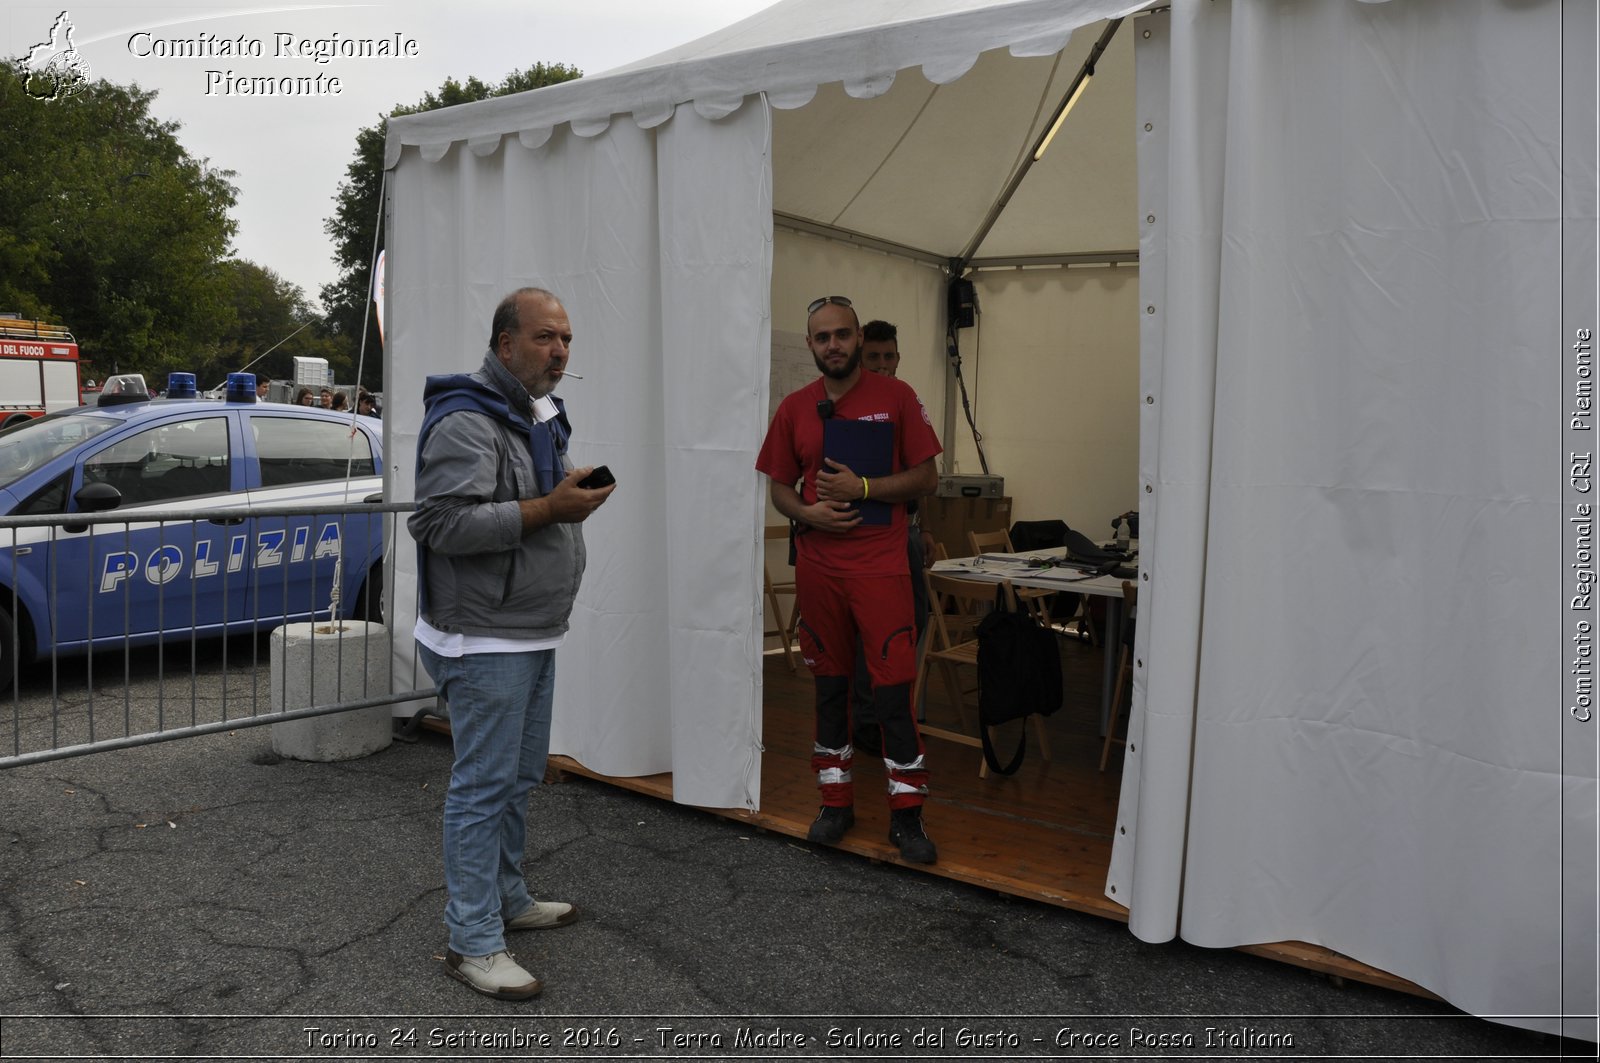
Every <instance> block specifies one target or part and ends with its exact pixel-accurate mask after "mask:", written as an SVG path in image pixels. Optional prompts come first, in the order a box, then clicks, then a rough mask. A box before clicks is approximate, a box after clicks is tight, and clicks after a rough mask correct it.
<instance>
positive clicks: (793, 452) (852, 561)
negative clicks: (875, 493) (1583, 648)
mask: <svg viewBox="0 0 1600 1063" xmlns="http://www.w3.org/2000/svg"><path fill="white" fill-rule="evenodd" d="M827 397H828V394H827V392H826V391H824V390H823V387H822V378H821V377H818V378H817V379H816V380H814V381H812V382H811V383H810V384H807V385H806V386H805V387H803V388H801V389H800V390H799V391H796V392H794V393H793V394H791V395H789V396H788V397H787V398H785V399H784V400H783V402H782V403H780V404H779V406H778V413H777V416H775V417H774V418H773V419H772V424H771V425H770V426H768V428H767V438H766V440H765V441H764V442H763V443H762V444H761V452H760V453H759V454H757V455H756V471H757V472H762V473H765V474H766V475H768V476H770V477H772V479H774V480H776V481H777V482H779V483H785V484H793V483H794V482H795V481H796V480H799V479H800V478H801V476H802V475H803V476H804V477H805V483H804V484H802V485H801V488H800V498H801V500H802V501H803V502H805V504H806V505H811V504H812V503H814V502H816V500H817V470H818V469H820V468H821V467H822V458H823V454H822V418H821V417H820V416H818V414H817V403H819V402H821V401H822V400H823V399H825V398H827ZM833 415H834V416H835V417H840V418H845V419H847V420H860V421H888V422H890V423H891V424H893V425H894V426H895V430H894V443H895V447H894V465H893V471H894V472H901V471H903V470H905V469H910V468H915V467H916V466H918V465H921V464H922V463H923V462H925V461H927V460H928V459H929V458H931V457H933V456H934V455H936V454H938V453H939V451H940V450H942V449H943V448H942V447H940V446H939V437H938V436H937V435H936V434H935V433H934V431H933V424H932V422H930V421H929V419H928V411H927V409H926V408H924V407H923V405H922V402H921V401H920V400H919V399H918V398H917V393H916V392H915V391H912V390H911V386H910V385H909V384H906V383H905V382H904V381H900V380H896V379H894V378H893V377H886V376H882V375H880V374H878V373H869V372H867V371H866V370H862V372H861V376H860V378H859V379H857V381H856V383H855V385H854V386H853V387H851V389H850V390H849V391H847V392H845V393H844V395H843V397H841V398H840V399H839V400H838V401H837V402H835V403H834V406H833ZM795 549H796V550H797V551H798V552H799V554H800V555H801V556H802V557H804V558H806V559H807V560H808V561H811V562H814V563H816V564H821V565H826V566H827V567H828V568H829V569H830V570H832V572H833V573H834V574H835V575H839V576H893V575H897V574H899V573H909V572H910V569H909V568H908V567H907V565H906V507H905V506H903V505H897V506H894V507H892V513H891V515H890V520H889V523H888V524H878V525H866V524H858V525H856V526H855V527H854V528H852V529H850V531H848V532H846V533H844V534H843V535H835V534H833V533H832V532H825V531H816V530H809V531H803V532H802V533H800V534H799V535H797V536H796V537H795Z"/></svg>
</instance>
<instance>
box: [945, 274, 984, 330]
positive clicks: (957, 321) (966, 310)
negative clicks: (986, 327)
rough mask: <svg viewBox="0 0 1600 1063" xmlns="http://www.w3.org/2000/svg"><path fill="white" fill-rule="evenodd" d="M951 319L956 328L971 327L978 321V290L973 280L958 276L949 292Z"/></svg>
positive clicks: (951, 283) (952, 282) (951, 284)
mask: <svg viewBox="0 0 1600 1063" xmlns="http://www.w3.org/2000/svg"><path fill="white" fill-rule="evenodd" d="M947 298H948V306H949V314H950V316H949V321H950V324H952V325H953V326H955V327H956V328H971V327H972V326H973V325H974V324H976V323H977V313H978V292H977V289H976V288H974V287H973V286H972V282H971V281H969V280H966V279H965V278H962V277H957V278H956V279H955V280H952V281H951V282H950V288H949V292H948V296H947Z"/></svg>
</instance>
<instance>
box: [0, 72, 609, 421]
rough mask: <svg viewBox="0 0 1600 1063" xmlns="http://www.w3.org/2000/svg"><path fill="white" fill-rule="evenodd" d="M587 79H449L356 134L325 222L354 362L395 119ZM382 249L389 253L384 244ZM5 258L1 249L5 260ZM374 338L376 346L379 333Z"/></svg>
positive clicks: (557, 75) (337, 324) (333, 292)
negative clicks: (385, 150)
mask: <svg viewBox="0 0 1600 1063" xmlns="http://www.w3.org/2000/svg"><path fill="white" fill-rule="evenodd" d="M582 76H583V75H582V74H581V72H580V71H578V69H577V68H575V67H570V66H567V65H566V64H564V63H535V64H534V65H533V66H530V67H528V68H527V69H526V70H517V71H513V72H512V73H510V74H507V75H506V76H505V78H503V79H502V80H501V81H499V82H497V83H493V84H488V83H485V82H482V81H479V80H478V79H477V78H475V77H469V78H468V79H467V80H466V81H465V82H460V81H457V80H456V79H454V78H449V79H447V80H446V81H445V83H444V84H443V85H441V86H440V87H439V90H438V91H437V92H429V93H428V94H427V95H425V96H423V97H422V99H421V100H419V101H418V102H417V103H415V104H413V105H410V106H407V105H404V104H402V105H400V106H397V107H395V108H394V110H392V111H390V112H389V113H388V115H386V116H384V117H383V118H381V119H380V120H379V122H378V124H377V125H375V126H367V127H366V128H364V129H362V130H361V131H360V132H358V133H357V134H356V150H355V158H354V159H352V160H351V162H350V165H349V166H348V167H346V168H345V180H343V181H341V182H340V183H339V191H338V194H337V195H336V196H335V197H334V203H335V208H334V214H333V216H332V217H331V218H328V219H327V220H326V221H324V222H323V228H324V229H325V230H326V231H327V233H328V235H329V236H331V237H333V259H334V262H335V264H337V265H338V267H339V279H338V280H336V281H334V282H333V283H332V284H327V285H324V286H323V288H322V306H323V310H324V311H325V313H326V315H327V322H328V327H329V329H330V331H331V332H332V334H333V335H334V336H335V337H338V338H339V339H340V340H341V341H343V342H345V343H347V344H348V345H349V349H350V351H351V352H352V356H353V354H354V353H355V350H356V347H357V346H359V344H360V342H361V330H362V326H363V325H365V324H368V323H369V322H375V320H376V319H375V318H370V317H369V314H370V313H371V311H370V310H369V308H370V307H371V305H372V300H371V299H370V298H369V297H368V296H369V293H370V292H371V291H372V258H373V255H374V251H373V234H374V233H375V232H376V231H377V228H378V209H379V205H380V204H379V199H378V190H379V188H380V187H381V186H382V179H383V142H384V138H385V137H386V136H387V135H388V130H389V119H390V118H397V117H399V116H401V115H406V114H418V113H420V112H422V111H432V110H435V109H437V108H439V107H453V106H455V105H456V104H458V103H472V102H475V101H477V100H486V99H489V98H490V97H491V96H506V95H510V94H511V93H513V92H525V91H527V90H528V89H537V88H542V87H543V86H545V85H555V84H558V83H560V82H563V81H571V80H572V79H573V78H577V77H582ZM377 247H378V249H379V250H381V249H382V248H383V241H382V240H381V239H380V240H379V241H378V244H377ZM3 253H4V252H3V249H0V254H3ZM372 335H373V338H374V340H375V339H376V335H377V333H376V331H375V330H374V331H373V332H372ZM376 349H377V348H376V344H375V342H373V341H369V351H371V350H376ZM381 363H382V359H381V358H374V357H372V356H371V355H370V353H369V356H368V358H367V359H366V371H365V373H364V375H365V377H366V379H365V380H363V381H362V383H364V384H366V385H367V386H368V387H369V388H372V389H373V390H375V391H376V390H381V387H382V385H381V383H380V382H379V375H380V373H381V369H382V365H381Z"/></svg>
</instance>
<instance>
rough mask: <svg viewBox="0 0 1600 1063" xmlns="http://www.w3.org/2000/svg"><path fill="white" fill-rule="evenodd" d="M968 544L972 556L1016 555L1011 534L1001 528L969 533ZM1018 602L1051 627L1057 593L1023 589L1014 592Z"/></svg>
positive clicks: (1033, 588)
mask: <svg viewBox="0 0 1600 1063" xmlns="http://www.w3.org/2000/svg"><path fill="white" fill-rule="evenodd" d="M967 542H968V544H970V545H971V547H972V556H973V557H981V556H982V555H984V554H1014V553H1016V551H1015V550H1013V549H1012V548H1011V533H1010V532H1008V531H1006V530H1005V529H1004V528H1001V529H1000V530H999V531H989V532H976V531H969V532H967ZM1012 593H1014V594H1015V595H1016V596H1017V601H1019V602H1021V603H1022V604H1023V605H1025V606H1027V607H1028V612H1030V613H1032V614H1033V615H1034V616H1035V617H1037V618H1038V620H1039V623H1041V624H1043V625H1044V626H1045V627H1049V626H1050V599H1051V597H1053V596H1054V595H1055V593H1056V592H1055V591H1047V590H1041V589H1038V588H1035V587H1021V588H1017V589H1016V590H1014V591H1013V592H1012Z"/></svg>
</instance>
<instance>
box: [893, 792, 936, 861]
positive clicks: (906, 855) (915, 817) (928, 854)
mask: <svg viewBox="0 0 1600 1063" xmlns="http://www.w3.org/2000/svg"><path fill="white" fill-rule="evenodd" d="M889 841H890V842H892V843H893V844H895V845H897V846H899V847H900V859H902V860H904V861H906V862H907V863H909V864H931V863H933V862H935V861H936V860H938V859H939V850H937V849H935V848H934V846H933V839H932V838H930V837H928V832H927V831H925V830H923V829H922V806H921V805H913V806H912V807H911V808H897V809H895V810H894V811H892V812H890V813H889Z"/></svg>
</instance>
